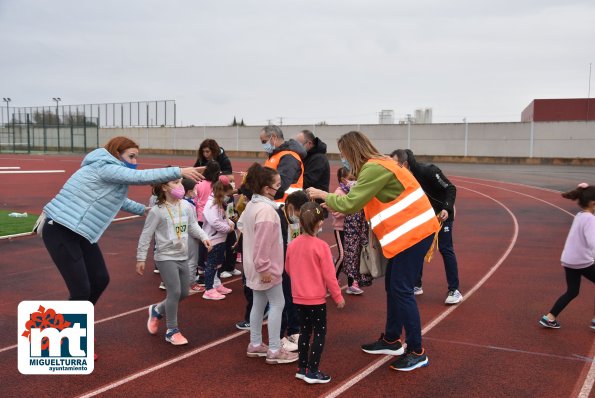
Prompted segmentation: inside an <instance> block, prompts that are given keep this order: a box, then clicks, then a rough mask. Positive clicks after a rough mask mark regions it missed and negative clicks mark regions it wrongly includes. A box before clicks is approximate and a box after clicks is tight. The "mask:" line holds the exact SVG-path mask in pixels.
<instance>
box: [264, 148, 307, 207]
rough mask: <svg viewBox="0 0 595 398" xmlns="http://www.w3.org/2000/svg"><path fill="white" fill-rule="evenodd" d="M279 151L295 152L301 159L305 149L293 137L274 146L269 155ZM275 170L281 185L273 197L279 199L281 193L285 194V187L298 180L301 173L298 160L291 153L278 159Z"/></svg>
mask: <svg viewBox="0 0 595 398" xmlns="http://www.w3.org/2000/svg"><path fill="white" fill-rule="evenodd" d="M281 151H292V152H295V153H297V154H298V155H299V157H300V159H302V161H303V159H304V157H306V151H305V150H304V147H303V146H302V145H301V144H300V143H299V142H297V141H294V140H293V139H290V140H289V141H285V142H284V143H283V144H281V145H280V146H279V147H277V148H275V150H274V151H273V153H272V154H271V155H270V156H273V155H274V154H276V153H278V152H281ZM270 156H269V157H270ZM277 172H278V173H279V176H280V177H281V187H280V188H279V190H278V191H277V194H276V195H275V199H281V198H282V197H283V195H285V191H286V190H287V188H289V186H290V185H291V184H295V183H296V182H298V180H299V179H300V176H301V175H302V167H301V165H300V162H298V161H297V159H296V158H294V157H293V156H291V155H285V156H282V157H281V159H279V164H278V165H277Z"/></svg>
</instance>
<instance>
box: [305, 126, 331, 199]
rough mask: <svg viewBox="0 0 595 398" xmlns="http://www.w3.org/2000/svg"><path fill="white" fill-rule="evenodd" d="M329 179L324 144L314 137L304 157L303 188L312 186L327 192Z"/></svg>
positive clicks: (329, 167)
mask: <svg viewBox="0 0 595 398" xmlns="http://www.w3.org/2000/svg"><path fill="white" fill-rule="evenodd" d="M330 180H331V166H330V165H329V162H328V159H327V157H326V144H325V143H324V142H322V141H320V139H319V138H315V139H314V146H313V147H312V148H310V150H309V151H308V154H307V155H306V157H305V158H304V189H306V188H310V187H314V188H318V189H322V190H323V191H325V192H328V190H329V184H330Z"/></svg>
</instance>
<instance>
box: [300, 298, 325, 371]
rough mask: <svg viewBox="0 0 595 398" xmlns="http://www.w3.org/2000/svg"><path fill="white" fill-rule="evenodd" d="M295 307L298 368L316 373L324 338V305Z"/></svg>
mask: <svg viewBox="0 0 595 398" xmlns="http://www.w3.org/2000/svg"><path fill="white" fill-rule="evenodd" d="M295 306H296V308H297V312H298V315H299V317H300V339H299V342H298V350H299V354H300V359H299V366H300V368H304V369H306V368H307V369H308V371H309V372H317V371H318V366H319V365H320V357H321V356H322V351H323V349H324V340H325V337H326V304H319V305H303V304H295ZM311 335H313V338H312V344H310V336H311Z"/></svg>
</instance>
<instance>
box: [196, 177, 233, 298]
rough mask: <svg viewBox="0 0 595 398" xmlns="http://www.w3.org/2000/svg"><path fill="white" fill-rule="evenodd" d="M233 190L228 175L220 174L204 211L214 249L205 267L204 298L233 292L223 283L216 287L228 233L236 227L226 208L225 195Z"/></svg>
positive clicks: (223, 259) (221, 296)
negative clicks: (216, 277)
mask: <svg viewBox="0 0 595 398" xmlns="http://www.w3.org/2000/svg"><path fill="white" fill-rule="evenodd" d="M232 192H233V188H232V186H231V184H230V183H229V179H228V178H227V177H226V176H219V179H218V180H217V182H216V183H214V184H213V193H212V194H211V196H209V200H208V201H207V203H206V205H205V208H204V212H203V220H204V221H203V222H204V224H203V227H204V230H205V232H206V234H207V235H208V236H209V239H210V240H211V243H212V245H213V249H212V250H211V251H210V252H209V253H208V254H207V264H206V267H205V289H206V291H205V292H204V294H203V296H202V298H204V299H206V300H223V299H224V298H225V295H226V294H229V293H231V289H228V288H226V287H225V286H223V285H219V286H217V287H216V288H215V287H214V286H213V283H214V282H215V273H216V272H217V268H219V267H221V265H222V264H223V262H224V261H225V248H226V245H225V242H226V240H227V235H228V234H229V233H232V232H233V231H234V229H235V224H234V223H233V221H231V220H230V219H228V218H227V212H226V210H225V206H224V203H225V197H226V196H228V195H230V194H231V193H232Z"/></svg>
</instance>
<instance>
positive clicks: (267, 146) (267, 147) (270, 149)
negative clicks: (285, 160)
mask: <svg viewBox="0 0 595 398" xmlns="http://www.w3.org/2000/svg"><path fill="white" fill-rule="evenodd" d="M262 147H263V149H264V151H265V152H266V153H268V154H271V153H273V151H274V150H275V147H274V146H273V144H271V140H268V141H267V143H266V144H262Z"/></svg>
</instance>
